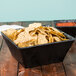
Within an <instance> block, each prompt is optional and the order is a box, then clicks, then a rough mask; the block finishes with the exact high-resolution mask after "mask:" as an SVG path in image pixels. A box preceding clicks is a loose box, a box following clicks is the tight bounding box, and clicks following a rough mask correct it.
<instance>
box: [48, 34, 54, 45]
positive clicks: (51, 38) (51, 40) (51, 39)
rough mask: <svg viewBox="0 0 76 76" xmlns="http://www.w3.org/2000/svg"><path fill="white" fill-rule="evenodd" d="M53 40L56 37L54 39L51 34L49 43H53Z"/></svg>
mask: <svg viewBox="0 0 76 76" xmlns="http://www.w3.org/2000/svg"><path fill="white" fill-rule="evenodd" d="M52 42H54V39H53V37H52V35H50V36H49V43H52Z"/></svg>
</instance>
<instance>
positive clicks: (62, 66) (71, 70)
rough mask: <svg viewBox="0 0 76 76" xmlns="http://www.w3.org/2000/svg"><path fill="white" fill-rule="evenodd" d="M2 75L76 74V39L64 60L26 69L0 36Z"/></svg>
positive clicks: (61, 75) (48, 75)
mask: <svg viewBox="0 0 76 76" xmlns="http://www.w3.org/2000/svg"><path fill="white" fill-rule="evenodd" d="M18 24H19V23H18ZM0 76H76V41H75V42H74V43H73V44H72V46H71V48H70V49H69V51H68V53H67V55H66V57H65V59H64V61H63V62H60V63H54V64H49V65H43V66H38V67H35V68H28V69H26V68H24V67H23V66H21V65H20V64H19V63H18V62H17V61H16V60H15V59H14V57H13V56H12V55H11V53H10V50H9V48H8V47H7V44H6V43H5V41H4V40H3V39H2V36H0Z"/></svg>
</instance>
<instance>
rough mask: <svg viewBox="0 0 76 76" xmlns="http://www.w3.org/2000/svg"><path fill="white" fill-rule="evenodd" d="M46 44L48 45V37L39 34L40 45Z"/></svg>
mask: <svg viewBox="0 0 76 76" xmlns="http://www.w3.org/2000/svg"><path fill="white" fill-rule="evenodd" d="M46 43H48V40H47V39H46V36H45V35H42V34H38V44H46Z"/></svg>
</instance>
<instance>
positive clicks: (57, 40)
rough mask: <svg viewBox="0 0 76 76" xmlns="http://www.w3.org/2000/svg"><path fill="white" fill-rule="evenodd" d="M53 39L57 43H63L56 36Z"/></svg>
mask: <svg viewBox="0 0 76 76" xmlns="http://www.w3.org/2000/svg"><path fill="white" fill-rule="evenodd" d="M53 38H54V40H55V41H56V42H59V41H61V40H60V39H59V38H58V37H56V36H54V37H53Z"/></svg>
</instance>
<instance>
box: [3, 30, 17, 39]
mask: <svg viewBox="0 0 76 76" xmlns="http://www.w3.org/2000/svg"><path fill="white" fill-rule="evenodd" d="M3 33H4V34H5V35H6V36H8V37H9V38H10V39H11V40H15V39H16V38H17V37H16V36H17V30H15V29H8V30H6V31H3Z"/></svg>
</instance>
